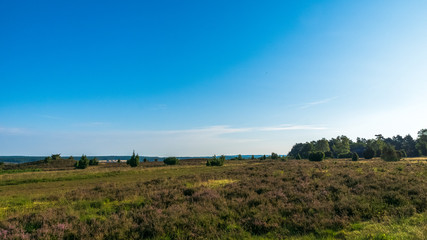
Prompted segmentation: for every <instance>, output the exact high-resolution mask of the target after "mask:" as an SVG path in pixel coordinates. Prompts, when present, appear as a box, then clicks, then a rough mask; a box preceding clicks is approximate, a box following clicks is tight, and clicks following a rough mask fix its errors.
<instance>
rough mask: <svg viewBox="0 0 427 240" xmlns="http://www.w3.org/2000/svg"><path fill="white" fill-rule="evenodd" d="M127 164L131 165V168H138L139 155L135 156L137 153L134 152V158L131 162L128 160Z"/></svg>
mask: <svg viewBox="0 0 427 240" xmlns="http://www.w3.org/2000/svg"><path fill="white" fill-rule="evenodd" d="M126 163H127V164H128V165H130V166H131V167H138V165H139V155H138V154H136V155H135V151H133V153H132V157H131V158H130V159H129V160H127V161H126Z"/></svg>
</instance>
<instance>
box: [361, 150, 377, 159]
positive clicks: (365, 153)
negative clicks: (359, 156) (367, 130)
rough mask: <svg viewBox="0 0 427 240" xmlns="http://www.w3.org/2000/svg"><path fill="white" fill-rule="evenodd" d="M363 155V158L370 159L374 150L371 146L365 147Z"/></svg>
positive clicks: (373, 155) (373, 154)
mask: <svg viewBox="0 0 427 240" xmlns="http://www.w3.org/2000/svg"><path fill="white" fill-rule="evenodd" d="M363 157H364V158H365V159H372V158H373V157H375V151H374V149H372V148H371V147H367V148H366V149H365V151H363Z"/></svg>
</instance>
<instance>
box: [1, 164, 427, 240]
mask: <svg viewBox="0 0 427 240" xmlns="http://www.w3.org/2000/svg"><path fill="white" fill-rule="evenodd" d="M74 162H75V161H74ZM206 162H207V159H195V160H181V161H180V164H179V165H172V166H165V165H164V164H163V163H162V162H146V163H145V162H143V163H140V165H139V166H138V167H133V168H130V167H128V166H127V165H126V164H125V163H100V164H99V165H98V166H96V167H93V166H89V167H87V168H86V169H82V170H73V169H72V168H69V169H68V170H55V171H46V170H48V169H46V170H40V171H34V172H32V173H31V174H28V173H26V172H14V173H12V172H11V173H6V174H1V175H0V182H1V184H0V193H1V194H0V239H200V238H203V239H218V238H220V239H229V238H234V239H248V238H255V239H281V238H289V239H322V238H323V239H328V238H329V239H332V238H339V239H426V237H427V161H426V159H425V158H414V159H411V158H407V159H404V160H401V161H395V162H384V161H383V160H381V159H379V158H374V159H372V160H369V161H366V160H363V159H361V160H359V161H351V159H325V160H323V161H316V162H311V161H307V160H288V161H278V160H271V159H266V160H257V159H254V160H242V161H225V163H224V165H223V166H221V167H215V168H212V167H206ZM53 163H54V161H53V162H52V164H53ZM5 166H7V165H5ZM5 166H4V167H5ZM39 166H40V167H39V169H42V168H43V166H47V165H46V163H43V162H40V163H39ZM52 170H54V169H52Z"/></svg>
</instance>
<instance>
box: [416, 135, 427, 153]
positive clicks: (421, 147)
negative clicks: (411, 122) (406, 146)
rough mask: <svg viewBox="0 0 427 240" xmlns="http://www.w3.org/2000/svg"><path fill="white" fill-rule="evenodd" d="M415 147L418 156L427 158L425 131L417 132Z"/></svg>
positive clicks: (426, 136)
mask: <svg viewBox="0 0 427 240" xmlns="http://www.w3.org/2000/svg"><path fill="white" fill-rule="evenodd" d="M415 147H416V148H417V150H418V153H419V155H421V156H427V129H421V130H420V131H418V139H417V141H416V145H415Z"/></svg>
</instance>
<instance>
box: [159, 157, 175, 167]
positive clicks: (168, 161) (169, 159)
mask: <svg viewBox="0 0 427 240" xmlns="http://www.w3.org/2000/svg"><path fill="white" fill-rule="evenodd" d="M163 162H164V163H165V164H166V165H177V164H179V160H178V158H176V157H167V158H165V160H163Z"/></svg>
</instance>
